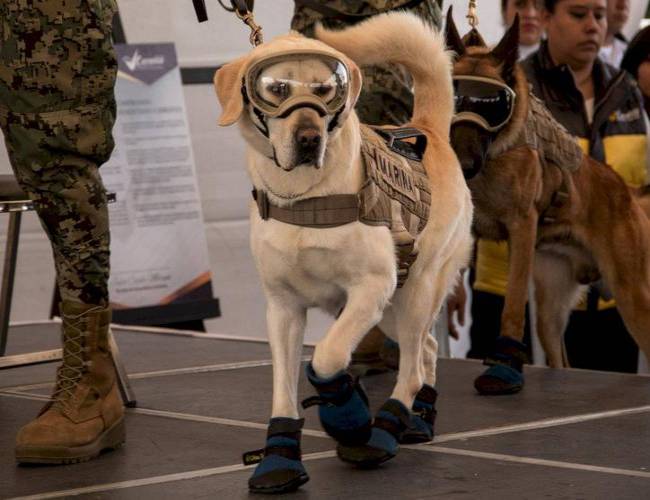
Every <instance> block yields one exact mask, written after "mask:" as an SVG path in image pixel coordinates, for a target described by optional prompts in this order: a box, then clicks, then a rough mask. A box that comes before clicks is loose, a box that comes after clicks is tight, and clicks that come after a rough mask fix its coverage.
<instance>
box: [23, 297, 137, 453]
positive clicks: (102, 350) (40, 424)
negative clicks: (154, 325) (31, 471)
mask: <svg viewBox="0 0 650 500" xmlns="http://www.w3.org/2000/svg"><path fill="white" fill-rule="evenodd" d="M61 312H62V319H63V325H62V330H63V363H62V364H61V366H59V368H58V370H57V377H56V389H55V391H54V394H53V395H52V400H51V401H50V402H48V404H47V405H45V407H44V408H43V409H42V410H41V413H40V414H39V415H38V417H37V418H36V419H35V420H33V421H32V422H30V423H28V424H27V425H25V426H24V427H23V428H22V429H20V430H19V431H18V435H17V436H16V460H17V461H18V462H20V463H39V464H68V463H75V462H84V461H86V460H90V459H91V458H94V457H96V456H97V455H99V454H100V453H101V452H102V451H104V450H109V449H115V448H119V447H120V446H121V445H122V443H124V439H125V429H124V407H123V405H122V400H121V399H120V394H119V391H118V388H117V375H116V373H115V368H114V367H113V359H112V356H111V351H110V346H109V338H108V335H109V325H110V321H111V311H110V309H107V308H105V307H102V306H94V305H89V304H81V303H76V302H68V301H64V302H63V304H62V305H61Z"/></svg>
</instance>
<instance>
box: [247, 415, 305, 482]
mask: <svg viewBox="0 0 650 500" xmlns="http://www.w3.org/2000/svg"><path fill="white" fill-rule="evenodd" d="M304 421H305V419H304V418H301V419H299V420H294V419H292V418H284V417H278V418H272V419H271V420H270V421H269V427H268V431H267V435H266V447H265V448H263V449H261V450H256V451H249V452H247V453H244V457H243V459H244V465H252V464H258V466H257V467H256V468H255V472H253V475H252V476H251V477H250V479H249V480H248V487H249V489H250V490H251V491H252V492H255V493H287V492H290V491H294V490H296V489H298V487H300V485H302V484H305V483H306V482H307V481H309V476H308V475H307V471H306V470H305V467H304V466H303V465H302V462H301V461H300V460H301V453H300V434H301V429H302V425H303V423H304Z"/></svg>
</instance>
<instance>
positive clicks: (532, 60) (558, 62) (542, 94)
mask: <svg viewBox="0 0 650 500" xmlns="http://www.w3.org/2000/svg"><path fill="white" fill-rule="evenodd" d="M544 7H545V8H544V11H543V13H542V18H543V21H544V26H545V29H546V41H545V42H543V43H542V45H541V47H540V49H539V50H538V51H537V52H536V53H535V54H533V55H532V56H531V57H529V58H528V59H526V60H525V61H524V62H523V63H522V67H523V69H524V71H525V72H526V76H527V77H528V80H529V82H530V83H531V84H532V89H533V92H534V93H535V94H536V95H537V96H538V97H539V98H540V99H542V100H543V101H544V103H545V104H546V106H547V107H548V109H549V111H550V112H551V113H552V114H553V116H554V117H555V118H556V119H557V120H558V121H559V122H560V123H561V124H562V125H564V126H565V127H566V128H567V129H568V130H569V132H570V133H572V134H573V135H575V136H577V137H578V139H579V142H580V145H581V146H582V147H583V149H584V151H585V152H586V153H588V154H589V155H590V156H592V157H593V158H595V159H597V160H599V161H601V162H603V163H608V164H609V165H611V167H612V168H613V169H614V170H615V171H616V172H617V173H618V174H619V175H620V176H621V177H622V178H623V179H624V180H625V182H626V183H627V184H629V185H630V186H635V187H639V186H642V185H643V184H645V183H646V182H647V170H646V169H647V162H648V158H647V147H648V139H647V135H646V134H647V125H646V122H645V120H644V116H643V115H644V113H643V110H642V98H641V95H640V92H639V91H638V89H637V87H636V85H635V84H634V82H633V81H632V79H631V78H630V77H629V76H628V75H626V74H625V73H619V72H618V71H617V70H616V69H615V68H614V67H612V66H610V65H608V64H606V63H604V62H603V61H602V60H601V59H599V57H598V53H599V50H600V47H601V46H602V44H603V41H604V39H605V34H606V30H607V3H606V0H545V1H544ZM646 54H647V52H646ZM604 290H606V287H599V288H595V287H593V288H592V289H591V290H590V292H589V296H588V298H587V300H586V303H585V304H584V305H583V306H582V308H581V310H577V311H574V313H573V314H572V315H571V320H570V322H569V325H568V327H567V330H566V332H565V344H566V348H567V355H568V359H569V363H570V364H571V366H574V367H577V368H591V369H599V370H615V371H627V372H635V371H636V367H637V358H638V350H637V348H636V345H635V343H634V341H633V340H632V338H631V337H630V335H629V333H628V332H627V330H626V328H625V325H624V324H623V321H622V319H621V317H620V315H619V313H618V311H617V310H616V307H615V304H614V302H613V301H611V300H607V294H606V293H605V292H604Z"/></svg>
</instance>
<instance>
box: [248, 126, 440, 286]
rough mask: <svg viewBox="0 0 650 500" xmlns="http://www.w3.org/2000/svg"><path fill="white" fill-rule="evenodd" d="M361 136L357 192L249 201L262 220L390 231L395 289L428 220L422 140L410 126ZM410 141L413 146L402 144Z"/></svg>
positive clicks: (260, 196) (259, 195) (366, 130)
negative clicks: (285, 203) (282, 201)
mask: <svg viewBox="0 0 650 500" xmlns="http://www.w3.org/2000/svg"><path fill="white" fill-rule="evenodd" d="M361 137H362V140H361V153H362V158H363V163H364V167H365V177H366V182H365V183H364V185H363V187H362V188H361V192H360V193H358V194H356V195H330V196H323V197H318V198H309V199H306V200H301V201H298V202H296V203H294V204H292V205H291V206H289V207H278V206H275V205H273V204H271V203H270V202H269V200H268V197H267V196H266V193H264V192H263V191H253V197H254V199H255V200H256V202H257V206H258V209H259V213H260V216H261V217H262V219H264V220H266V219H268V218H272V219H276V220H279V221H281V222H285V223H287V224H294V225H299V226H304V227H319V228H326V227H337V226H341V225H344V224H349V223H350V222H356V221H359V222H362V223H364V224H368V225H370V226H386V227H388V228H390V230H391V233H392V235H393V240H394V241H395V246H396V249H397V263H398V275H397V281H398V286H402V285H403V284H404V282H405V281H406V278H407V277H408V272H409V268H410V266H411V264H412V263H413V262H414V261H415V259H416V257H417V253H416V251H415V249H414V244H415V238H416V237H417V236H418V235H419V234H420V232H422V230H423V229H424V226H425V225H426V223H427V220H428V219H429V208H430V206H431V191H430V189H429V181H428V178H427V174H426V172H425V170H424V166H423V165H422V154H423V153H424V148H425V146H426V138H425V136H424V134H422V133H421V132H419V131H418V130H416V129H412V128H401V129H379V128H371V127H368V126H365V125H362V126H361ZM410 138H415V139H416V142H415V143H410V142H405V141H404V139H410Z"/></svg>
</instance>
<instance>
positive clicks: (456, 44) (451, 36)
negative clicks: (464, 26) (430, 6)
mask: <svg viewBox="0 0 650 500" xmlns="http://www.w3.org/2000/svg"><path fill="white" fill-rule="evenodd" d="M445 41H446V42H447V48H449V49H451V50H453V51H454V52H456V54H457V55H458V57H461V56H463V55H464V54H465V45H464V44H463V40H461V38H460V34H459V33H458V28H456V23H455V22H454V16H453V15H452V6H451V5H450V6H449V9H448V10H447V22H446V23H445Z"/></svg>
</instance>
